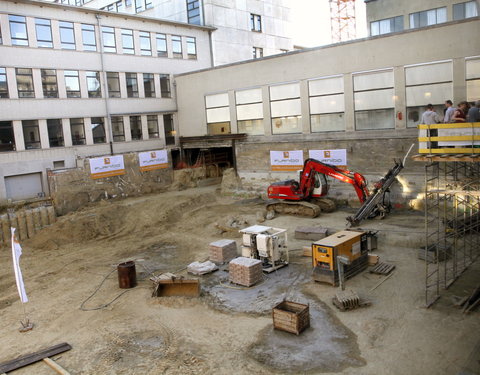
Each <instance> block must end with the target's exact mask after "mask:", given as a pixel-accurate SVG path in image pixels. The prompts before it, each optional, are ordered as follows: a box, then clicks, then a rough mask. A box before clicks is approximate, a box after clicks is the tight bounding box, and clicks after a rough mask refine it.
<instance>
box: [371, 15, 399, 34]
mask: <svg viewBox="0 0 480 375" xmlns="http://www.w3.org/2000/svg"><path fill="white" fill-rule="evenodd" d="M402 30H403V16H398V17H392V18H387V19H384V20H380V21H375V22H371V23H370V35H371V36H375V35H382V34H388V33H394V32H397V31H402Z"/></svg>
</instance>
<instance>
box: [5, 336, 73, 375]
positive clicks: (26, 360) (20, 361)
mask: <svg viewBox="0 0 480 375" xmlns="http://www.w3.org/2000/svg"><path fill="white" fill-rule="evenodd" d="M70 349H72V347H71V346H70V344H67V343H66V342H64V343H61V344H58V345H55V346H52V347H50V348H47V349H43V350H40V351H38V352H35V353H31V354H26V355H23V356H21V357H18V358H16V359H13V360H11V361H7V362H3V363H0V373H4V372H9V371H13V370H16V369H18V368H21V367H25V366H28V365H31V364H32V363H35V362H38V361H41V360H43V359H44V358H47V357H51V356H54V355H56V354H60V353H63V352H66V351H68V350H70Z"/></svg>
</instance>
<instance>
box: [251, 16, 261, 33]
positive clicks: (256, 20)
mask: <svg viewBox="0 0 480 375" xmlns="http://www.w3.org/2000/svg"><path fill="white" fill-rule="evenodd" d="M250 30H252V31H258V32H262V16H259V15H258V14H250Z"/></svg>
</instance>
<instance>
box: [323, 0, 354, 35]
mask: <svg viewBox="0 0 480 375" xmlns="http://www.w3.org/2000/svg"><path fill="white" fill-rule="evenodd" d="M329 2H330V23H331V28H332V43H339V42H344V41H347V40H351V39H355V38H356V36H357V35H356V34H357V32H356V19H355V0H330V1H329Z"/></svg>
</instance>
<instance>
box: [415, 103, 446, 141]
mask: <svg viewBox="0 0 480 375" xmlns="http://www.w3.org/2000/svg"><path fill="white" fill-rule="evenodd" d="M440 121H441V119H440V116H439V115H438V114H437V112H435V110H434V109H433V105H432V104H427V107H426V111H425V112H423V114H422V119H421V121H420V124H425V125H434V124H438V123H439V122H440ZM428 136H429V137H437V136H438V129H428ZM430 148H438V142H430Z"/></svg>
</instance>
